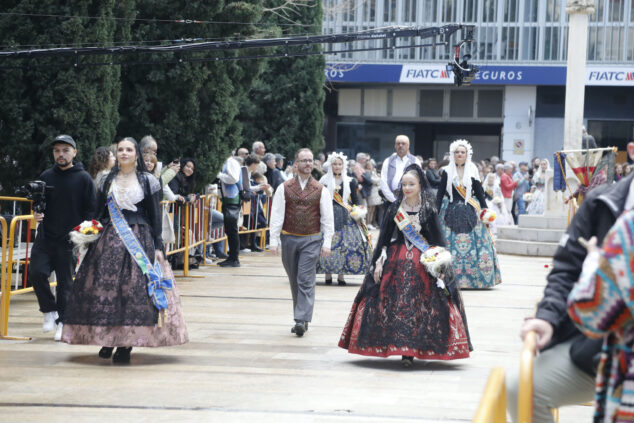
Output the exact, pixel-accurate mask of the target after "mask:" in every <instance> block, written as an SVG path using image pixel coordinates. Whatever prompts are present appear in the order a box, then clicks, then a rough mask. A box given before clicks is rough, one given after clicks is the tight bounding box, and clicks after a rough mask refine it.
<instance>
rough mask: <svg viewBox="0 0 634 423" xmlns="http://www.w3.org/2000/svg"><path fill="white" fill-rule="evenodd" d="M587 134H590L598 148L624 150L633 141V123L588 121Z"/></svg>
mask: <svg viewBox="0 0 634 423" xmlns="http://www.w3.org/2000/svg"><path fill="white" fill-rule="evenodd" d="M588 133H589V134H592V136H593V137H594V139H595V140H596V141H597V145H598V146H599V147H618V148H619V150H625V149H626V147H627V143H628V142H630V141H632V140H634V121H618V120H617V121H615V120H589V121H588Z"/></svg>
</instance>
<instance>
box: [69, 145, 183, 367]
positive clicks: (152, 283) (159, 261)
mask: <svg viewBox="0 0 634 423" xmlns="http://www.w3.org/2000/svg"><path fill="white" fill-rule="evenodd" d="M161 196H162V191H161V184H160V182H159V181H158V179H157V178H156V177H154V176H153V175H152V174H150V173H148V172H147V171H146V170H145V164H144V162H143V158H142V156H141V154H140V152H139V147H138V145H137V143H136V141H135V140H134V139H133V138H129V137H128V138H124V139H122V140H121V141H119V143H118V144H117V165H116V166H115V167H114V168H113V171H112V172H111V173H110V174H109V175H108V177H107V178H106V179H105V181H104V182H103V184H102V185H101V186H100V187H99V192H98V204H99V207H100V208H101V209H100V212H99V215H98V220H99V221H100V222H101V223H102V225H103V227H104V230H103V232H102V233H101V236H100V237H99V239H98V240H97V241H96V242H95V243H93V244H91V245H90V247H89V248H88V251H87V252H86V256H85V258H84V260H83V261H82V262H81V265H80V267H79V269H78V272H77V276H76V278H75V283H74V285H73V289H72V293H71V295H70V298H69V300H68V305H67V311H66V314H65V317H64V322H63V323H64V326H63V332H62V341H64V342H67V343H69V344H91V345H102V346H103V348H101V350H100V351H99V357H101V358H110V356H111V355H112V351H113V349H114V347H118V348H117V351H116V352H115V353H114V355H113V361H114V362H116V363H128V362H129V361H130V352H131V351H132V347H159V346H167V345H178V344H183V343H185V342H187V340H188V339H187V329H186V327H185V322H184V320H183V316H182V313H181V307H180V297H179V296H178V292H177V291H176V287H175V286H173V280H174V276H173V275H172V272H171V269H170V268H169V265H168V264H167V262H166V261H165V258H164V255H163V242H162V240H161V209H160V206H159V201H160V200H161ZM150 292H151V293H152V294H151V295H150V294H149V293H150Z"/></svg>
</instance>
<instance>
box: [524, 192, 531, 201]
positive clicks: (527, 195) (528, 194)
mask: <svg viewBox="0 0 634 423" xmlns="http://www.w3.org/2000/svg"><path fill="white" fill-rule="evenodd" d="M522 198H523V199H524V202H526V203H530V202H531V201H533V193H532V192H527V193H524V195H522Z"/></svg>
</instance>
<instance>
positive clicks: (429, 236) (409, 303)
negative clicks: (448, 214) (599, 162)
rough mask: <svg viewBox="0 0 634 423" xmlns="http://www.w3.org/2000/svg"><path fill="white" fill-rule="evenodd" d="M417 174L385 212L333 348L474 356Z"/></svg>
mask: <svg viewBox="0 0 634 423" xmlns="http://www.w3.org/2000/svg"><path fill="white" fill-rule="evenodd" d="M444 245H445V241H444V238H443V235H442V230H441V228H440V223H439V222H438V215H437V213H436V208H435V205H434V196H433V194H432V193H431V191H430V187H429V183H428V182H427V179H426V177H425V175H424V174H423V171H422V169H421V168H420V167H419V166H418V165H415V164H414V165H410V166H408V167H407V168H406V169H405V172H404V174H403V177H402V179H401V192H400V193H399V196H398V197H397V199H396V201H395V202H394V203H392V204H391V205H390V207H389V208H388V209H387V212H386V215H385V218H384V219H383V222H382V224H381V232H380V234H379V239H378V242H377V245H376V248H375V250H374V256H373V257H372V267H371V268H370V272H369V273H368V274H367V275H366V277H365V280H364V282H363V285H362V286H361V289H360V290H359V292H358V294H357V297H356V298H355V300H354V303H353V305H352V310H351V311H350V315H349V317H348V321H347V323H346V326H345V328H344V330H343V333H342V334H341V338H340V340H339V346H340V347H342V348H345V349H347V350H348V351H349V352H351V353H355V354H361V355H369V356H376V357H387V356H391V355H402V356H403V357H402V364H403V366H405V367H410V366H411V365H412V362H413V360H414V357H416V358H419V359H423V360H425V359H427V360H453V359H458V358H466V357H469V352H470V351H472V350H473V348H472V347H471V342H470V339H469V331H468V329H467V320H466V316H465V313H464V308H463V305H462V297H461V294H460V289H459V287H458V285H457V284H456V282H455V279H454V277H453V271H452V267H451V258H450V254H449V252H448V251H446V250H444V248H442V247H444Z"/></svg>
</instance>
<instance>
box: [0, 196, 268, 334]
mask: <svg viewBox="0 0 634 423" xmlns="http://www.w3.org/2000/svg"><path fill="white" fill-rule="evenodd" d="M0 202H11V203H12V205H11V206H10V207H9V210H11V211H12V212H13V213H12V216H13V217H12V219H11V221H10V224H9V225H7V219H6V218H5V217H3V216H0V229H1V230H2V234H1V242H2V244H1V245H0V247H1V254H0V258H1V263H0V283H1V286H0V290H1V292H0V339H15V340H26V339H29V338H16V337H9V336H7V333H8V328H9V309H10V304H11V297H12V296H14V295H19V294H24V293H27V292H32V291H33V288H32V287H27V286H26V283H27V278H28V267H29V253H30V250H31V248H32V243H33V241H34V240H32V239H31V238H32V237H31V232H32V230H33V229H35V227H36V225H37V223H36V222H35V219H34V217H33V214H31V213H32V212H31V205H30V200H27V199H25V198H19V197H0ZM21 203H23V205H24V204H28V213H29V214H20V213H24V210H19V208H20V207H19V206H20V204H21ZM2 204H4V203H0V205H2ZM247 204H248V203H247ZM161 205H162V207H163V212H164V216H163V217H164V218H165V215H167V216H169V217H170V219H171V222H170V225H171V228H170V229H172V231H173V235H174V237H173V238H174V239H173V240H170V241H172V242H167V243H166V244H165V245H164V246H165V251H166V253H165V254H166V256H171V255H175V254H178V253H182V254H183V275H180V276H182V277H190V278H191V277H202V276H197V275H191V274H190V272H189V271H190V262H189V253H190V252H191V251H193V250H195V249H196V248H201V249H202V257H203V262H202V263H201V264H203V265H204V264H205V258H206V250H207V245H211V244H214V243H217V242H221V241H223V240H224V241H226V235H225V232H224V227H220V228H216V229H214V230H212V229H211V226H212V223H213V222H212V219H211V216H212V213H211V210H220V209H221V202H220V200H219V199H218V198H216V197H214V196H213V195H204V196H200V197H199V198H197V199H196V200H195V201H193V202H191V203H190V202H186V203H184V204H181V203H178V202H174V201H163V202H161ZM270 205H271V199H270V198H268V199H267V201H266V202H265V203H264V204H259V203H257V204H255V206H254V207H255V208H253V206H248V205H247V206H244V205H243V213H244V216H245V218H244V222H243V225H242V227H241V228H240V230H239V234H248V233H260V234H261V235H260V246H261V247H262V248H264V245H265V242H266V231H268V229H269V225H268V222H269V219H270V217H269V214H270V213H268V210H270ZM259 211H262V212H263V213H264V217H265V219H266V225H265V226H263V225H261V224H260V223H259V222H258V220H257V213H258V212H259ZM252 212H253V213H252ZM7 226H8V228H7ZM164 226H165V225H164ZM165 229H166V228H165V227H163V230H164V231H165ZM23 239H25V241H24V242H23V241H22V240H23ZM226 248H227V247H226V243H225V251H226ZM12 285H13V287H12ZM56 285H57V283H56V282H52V283H51V286H56Z"/></svg>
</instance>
